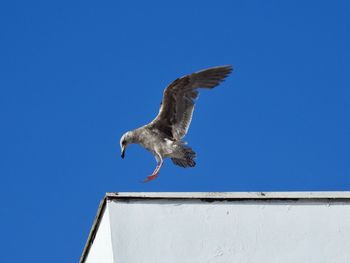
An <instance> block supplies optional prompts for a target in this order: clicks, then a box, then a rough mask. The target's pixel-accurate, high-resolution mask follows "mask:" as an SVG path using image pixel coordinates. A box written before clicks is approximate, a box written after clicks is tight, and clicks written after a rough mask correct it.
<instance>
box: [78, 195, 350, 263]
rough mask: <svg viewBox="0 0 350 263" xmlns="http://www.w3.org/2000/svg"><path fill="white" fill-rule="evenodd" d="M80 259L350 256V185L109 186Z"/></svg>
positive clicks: (343, 260) (142, 262)
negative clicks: (160, 189) (239, 188)
mask: <svg viewBox="0 0 350 263" xmlns="http://www.w3.org/2000/svg"><path fill="white" fill-rule="evenodd" d="M80 262H81V263H83V262H84V263H170V262H174V263H175V262H177V263H178V262H181V263H204V262H213V263H214V262H215V263H221V262H222V263H224V262H225V263H226V262H240V263H248V262H249V263H255V262H256V263H266V262H268V263H281V262H283V263H286V262H291V263H296V262H298V263H311V262H314V263H323V262H324V263H349V262H350V192H280V193H276V192H266V193H253V192H250V193H243V192H242V193H108V194H106V197H105V198H104V199H103V200H102V202H101V205H100V207H99V209H98V212H97V216H96V219H95V221H94V224H93V226H92V229H91V232H90V235H89V237H88V241H87V243H86V246H85V248H84V251H83V254H82V257H81V261H80Z"/></svg>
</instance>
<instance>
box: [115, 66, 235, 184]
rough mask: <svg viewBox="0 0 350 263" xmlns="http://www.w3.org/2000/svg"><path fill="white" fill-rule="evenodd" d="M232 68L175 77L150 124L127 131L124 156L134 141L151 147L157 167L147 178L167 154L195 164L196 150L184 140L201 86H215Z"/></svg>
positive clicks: (122, 142)
mask: <svg viewBox="0 0 350 263" xmlns="http://www.w3.org/2000/svg"><path fill="white" fill-rule="evenodd" d="M231 72H232V66H231V65H225V66H218V67H212V68H208V69H204V70H201V71H198V72H195V73H192V74H189V75H186V76H183V77H181V78H178V79H176V80H174V81H173V82H172V83H171V84H170V85H169V86H167V87H166V88H165V89H164V92H163V100H162V102H161V105H160V109H159V113H158V115H157V116H156V118H155V119H154V120H153V121H151V122H150V123H149V124H147V125H144V126H142V127H140V128H137V129H135V130H132V131H128V132H126V133H124V134H123V136H122V137H121V139H120V148H121V157H122V158H123V159H124V157H125V149H126V148H127V146H128V145H130V144H139V145H141V146H142V147H143V148H145V149H146V150H148V151H150V152H151V153H152V154H153V156H154V157H155V159H156V161H157V167H156V168H155V170H154V171H153V173H152V174H151V175H150V176H148V177H147V178H146V179H145V180H144V182H149V181H151V180H153V179H155V178H156V177H157V176H158V174H159V171H160V168H161V167H162V165H163V160H164V159H165V158H171V160H172V162H173V163H174V164H175V165H178V166H181V167H184V168H186V167H194V166H195V165H196V162H195V160H194V159H195V157H196V153H195V152H194V151H193V150H192V148H191V147H189V146H188V145H187V142H186V141H184V140H183V138H184V136H185V135H186V134H187V131H188V128H189V126H190V124H191V120H192V114H193V110H194V106H195V100H196V99H197V98H198V88H206V89H212V88H214V87H216V86H217V85H219V84H220V82H222V81H223V80H224V79H225V78H226V77H227V76H228V75H229V74H230V73H231Z"/></svg>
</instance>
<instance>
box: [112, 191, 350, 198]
mask: <svg viewBox="0 0 350 263" xmlns="http://www.w3.org/2000/svg"><path fill="white" fill-rule="evenodd" d="M106 198H108V199H114V198H145V199H153V198H154V199H163V198H165V199H168V198H170V199H202V198H204V199H349V198H350V191H335V192H329V191H328V192H324V191H314V192H109V193H106Z"/></svg>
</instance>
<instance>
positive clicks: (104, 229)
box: [86, 207, 113, 263]
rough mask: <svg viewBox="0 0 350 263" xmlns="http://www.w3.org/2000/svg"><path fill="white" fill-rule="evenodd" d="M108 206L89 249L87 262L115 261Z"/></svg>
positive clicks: (110, 262)
mask: <svg viewBox="0 0 350 263" xmlns="http://www.w3.org/2000/svg"><path fill="white" fill-rule="evenodd" d="M110 227H111V225H110V221H109V212H108V207H107V208H106V209H105V211H104V214H103V216H102V219H101V221H100V225H99V228H98V231H97V233H96V236H95V239H94V243H93V246H91V248H90V251H89V256H88V257H87V259H86V263H113V249H112V239H111V229H110Z"/></svg>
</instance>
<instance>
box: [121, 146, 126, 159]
mask: <svg viewBox="0 0 350 263" xmlns="http://www.w3.org/2000/svg"><path fill="white" fill-rule="evenodd" d="M121 157H122V158H123V159H124V157H125V147H123V148H122V153H121Z"/></svg>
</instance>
